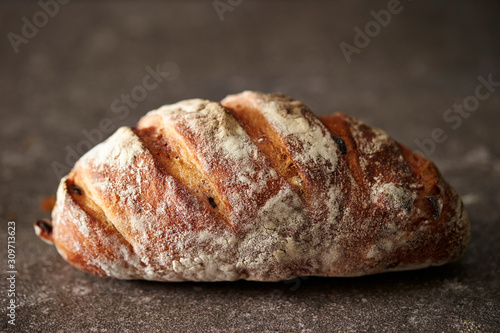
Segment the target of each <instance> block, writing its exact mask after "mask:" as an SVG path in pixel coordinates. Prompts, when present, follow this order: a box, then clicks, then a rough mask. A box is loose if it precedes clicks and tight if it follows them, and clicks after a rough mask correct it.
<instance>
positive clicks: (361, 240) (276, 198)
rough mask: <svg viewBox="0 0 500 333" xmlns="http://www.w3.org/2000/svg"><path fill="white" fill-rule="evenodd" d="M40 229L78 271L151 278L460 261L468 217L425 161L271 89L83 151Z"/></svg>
mask: <svg viewBox="0 0 500 333" xmlns="http://www.w3.org/2000/svg"><path fill="white" fill-rule="evenodd" d="M35 229H36V230H37V233H38V235H39V236H40V237H42V238H43V239H44V240H46V241H49V242H53V243H54V244H55V245H56V247H57V249H58V251H59V253H60V254H61V255H62V256H63V257H64V259H66V260H67V261H69V262H70V263H72V264H73V265H75V266H76V267H78V268H80V269H82V270H84V271H87V272H90V273H94V274H97V275H101V276H109V277H115V278H121V279H147V280H158V281H183V280H193V281H223V280H226V281H228V280H238V279H247V280H258V281H276V280H282V279H290V278H294V277H297V276H301V275H316V276H357V275H365V274H372V273H379V272H386V271H394V270H407V269H415V268H422V267H427V266H431V265H441V264H444V263H447V262H450V261H453V260H456V259H458V258H459V257H460V256H461V254H462V253H463V252H464V250H465V247H466V245H467V243H468V240H469V222H468V219H467V214H466V211H465V210H464V207H463V204H462V202H461V200H460V198H459V196H458V195H457V193H456V192H455V191H454V190H453V189H452V188H451V187H450V186H449V185H448V184H447V183H446V182H445V181H444V180H443V178H442V177H441V175H440V174H439V172H438V170H437V169H436V167H435V166H434V165H433V164H432V163H431V162H429V161H428V160H426V159H425V158H423V157H421V156H419V155H417V154H415V153H413V152H412V151H410V150H409V149H408V148H406V147H404V146H402V145H401V144H399V143H397V142H396V141H394V140H393V139H391V138H390V137H389V136H387V134H386V133H385V132H383V131H382V130H380V129H376V128H373V127H369V126H368V125H366V124H364V123H362V122H360V121H359V120H356V119H354V118H352V117H349V116H346V115H344V114H340V113H337V114H333V115H330V116H325V117H316V116H315V115H314V114H313V113H312V112H311V111H310V110H309V109H308V108H307V107H306V106H305V105H304V104H302V103H300V102H298V101H295V100H293V99H291V98H289V97H286V96H284V95H279V94H262V93H257V92H249V91H247V92H243V93H241V94H237V95H231V96H228V97H226V98H225V99H224V100H223V101H222V102H221V103H220V104H219V103H215V102H210V101H206V100H200V99H193V100H187V101H182V102H179V103H176V104H173V105H167V106H163V107H161V108H159V109H158V110H155V111H151V112H150V113H148V114H147V115H145V116H144V117H143V118H142V119H141V120H140V121H139V123H138V125H137V127H136V128H134V129H131V128H127V127H122V128H120V129H119V130H118V131H117V132H116V133H115V134H113V135H112V136H111V137H110V138H109V139H107V140H106V141H105V142H103V143H101V144H99V145H97V146H96V147H95V148H93V149H92V150H91V151H89V152H88V153H87V154H85V155H84V156H83V157H82V158H81V159H80V160H79V161H78V162H77V163H76V165H75V167H74V169H73V170H72V171H71V173H70V174H69V175H67V176H66V177H64V178H63V179H62V181H61V183H60V186H59V189H58V193H57V203H56V206H55V208H54V210H53V213H52V222H48V221H38V222H37V223H36V226H35Z"/></svg>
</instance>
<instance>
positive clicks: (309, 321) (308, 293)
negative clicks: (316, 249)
mask: <svg viewBox="0 0 500 333" xmlns="http://www.w3.org/2000/svg"><path fill="white" fill-rule="evenodd" d="M222 2H226V1H225V0H222ZM233 3H234V2H233ZM401 5H402V10H401V12H400V13H399V14H394V15H392V17H391V21H390V23H389V24H388V25H387V27H385V28H381V29H380V32H379V34H378V35H377V36H375V37H373V38H371V41H370V43H369V44H368V45H367V46H366V47H364V48H363V49H361V50H360V52H359V54H356V53H355V54H353V55H352V61H351V62H350V64H347V62H346V60H345V59H344V56H343V54H342V51H341V49H340V47H339V44H340V43H341V42H342V41H344V42H346V43H349V44H353V39H354V35H355V31H354V30H353V28H354V27H356V26H358V27H360V28H361V29H363V30H364V26H365V24H366V23H368V22H369V21H370V20H373V17H372V14H370V11H371V10H374V11H375V12H378V11H380V10H382V9H385V8H387V1H376V2H373V1H370V2H369V3H365V4H361V3H357V4H350V3H347V2H343V3H333V2H327V1H308V2H305V1H304V2H300V1H273V2H272V3H269V2H268V1H242V2H241V4H239V5H237V6H236V7H235V8H234V9H233V10H232V11H227V12H225V13H223V14H222V15H223V18H224V20H223V21H221V20H220V19H219V16H218V14H217V11H216V10H215V9H214V7H213V3H212V1H189V2H187V1H175V2H173V1H172V2H166V1H165V2H163V1H151V2H146V3H144V2H141V3H140V4H139V3H138V2H137V3H136V2H130V1H129V2H114V1H113V2H111V1H110V2H101V1H89V2H84V1H74V2H73V1H71V2H69V3H68V4H66V5H60V6H59V9H58V12H57V14H55V15H54V17H50V18H49V19H48V22H47V24H46V25H45V26H43V27H41V28H39V29H38V30H39V31H38V32H37V33H36V34H35V36H33V37H32V38H28V39H27V44H20V45H19V52H18V53H17V54H16V53H15V52H14V50H13V48H12V46H11V44H10V42H9V39H8V37H7V34H8V33H9V32H13V33H16V34H18V35H20V34H21V33H22V32H21V31H22V27H23V24H24V22H23V21H22V18H23V17H26V18H27V19H28V20H29V21H31V22H32V21H33V19H32V18H33V15H34V14H36V13H37V12H38V11H40V10H41V7H40V6H39V5H38V4H37V3H36V2H21V3H19V2H17V1H7V2H5V1H4V2H2V3H1V4H0V32H1V35H2V39H1V42H0V64H1V65H0V66H1V67H0V68H1V72H0V97H1V98H0V117H1V121H0V124H1V126H2V130H1V131H0V137H1V141H0V158H1V162H0V179H1V187H0V219H1V221H2V227H1V228H0V239H1V244H2V246H1V248H0V258H1V259H0V262H1V264H0V267H1V271H2V276H3V277H2V279H1V282H0V285H1V290H2V303H1V307H2V311H1V312H0V313H1V314H2V318H1V319H0V330H2V331H14V330H17V331H33V332H34V331H51V332H58V331H89V332H93V331H94V332H101V331H102V332H104V331H106V332H115V331H116V332H127V331H129V332H131V331H145V332H146V331H147V332H153V331H158V332H159V331H162V332H164V331H172V332H179V331H209V332H210V331H213V332H231V331H235V332H236V331H238V332H245V331H248V332H259V331H282V332H290V331H295V332H297V331H303V332H319V331H325V332H330V331H342V332H349V331H376V332H383V331H387V332H393V331H419V332H429V331H438V332H456V331H462V332H463V331H466V332H477V331H481V332H493V331H498V329H499V327H500V242H499V241H498V239H499V238H500V212H499V209H498V207H499V205H500V192H499V190H498V188H500V144H499V142H500V135H499V130H498V128H497V127H498V125H499V123H498V119H499V118H498V114H499V110H500V87H495V88H494V89H495V90H494V91H492V92H491V93H490V96H489V97H487V98H486V99H484V100H482V101H480V103H479V105H478V106H477V109H475V111H473V112H471V113H470V115H468V117H467V118H463V117H462V116H460V119H461V120H460V119H458V120H457V119H455V120H454V121H449V122H446V121H445V120H444V119H443V114H444V113H445V111H446V110H447V109H448V108H453V105H454V103H462V102H463V101H464V100H466V99H467V97H468V96H469V95H473V94H474V93H475V89H476V86H477V85H478V84H479V81H478V79H477V77H478V76H480V75H481V76H483V77H485V78H487V76H488V75H489V74H490V73H493V79H494V80H495V81H500V61H499V54H500V43H499V40H500V34H499V32H500V31H499V27H500V25H499V23H498V22H499V21H498V13H499V9H500V8H499V6H498V4H496V2H494V1H490V2H486V1H485V2H483V3H478V2H476V1H445V2H440V3H439V4H433V3H431V2H422V1H413V2H409V1H402V2H401ZM38 16H39V17H38V20H42V19H43V17H42V16H43V15H42V16H40V15H38ZM40 22H41V23H44V22H43V20H42V21H39V23H40ZM372 35H373V33H372ZM157 64H164V65H163V67H162V68H160V70H161V71H169V72H170V73H171V75H170V76H169V77H167V78H162V77H157V78H156V80H157V81H160V82H159V83H158V84H157V85H155V84H154V83H155V82H157V81H154V78H153V79H151V80H149V81H148V82H147V83H149V84H148V85H147V87H149V88H151V90H145V89H141V88H134V87H135V86H142V85H144V83H143V79H144V77H145V76H146V75H147V74H148V71H154V70H155V69H156V65H157ZM147 66H150V69H146V67H147ZM150 75H151V74H150ZM152 77H153V76H152ZM147 83H146V84H147ZM144 86H146V85H144ZM153 86H154V87H153ZM245 89H254V90H261V91H265V92H283V93H286V94H288V95H290V96H293V97H295V98H297V99H300V100H302V101H304V102H305V103H306V104H308V105H309V106H310V107H311V108H312V109H313V110H315V111H316V112H317V113H319V114H327V113H330V112H333V111H336V110H338V111H343V112H346V113H349V114H352V115H354V116H356V117H359V118H360V119H362V120H364V121H366V122H368V123H370V124H372V125H375V126H379V127H382V128H384V129H385V130H386V131H387V132H388V133H389V134H390V135H392V136H393V137H395V138H396V139H397V140H399V141H401V142H403V143H405V144H406V145H408V146H410V147H412V148H418V147H417V144H416V142H415V139H420V140H422V139H425V138H430V137H431V133H432V131H433V129H435V128H442V130H443V132H444V135H445V136H446V140H442V135H441V136H439V137H440V140H439V141H444V142H442V143H438V144H436V147H435V151H434V152H433V153H432V154H430V158H431V159H432V160H434V161H435V163H436V164H437V165H438V167H439V168H440V170H441V171H442V173H443V175H444V176H445V177H446V178H447V179H448V180H449V182H450V183H451V184H452V185H453V186H455V187H456V189H457V190H458V192H459V193H460V194H461V195H462V196H463V198H464V201H465V204H466V207H467V209H468V212H469V215H470V220H471V225H472V241H471V244H470V247H469V249H468V250H467V252H466V254H465V256H464V258H463V259H462V260H461V261H460V262H458V263H453V264H449V265H446V266H443V267H438V268H431V269H425V270H420V271H415V272H403V273H394V274H383V275H376V276H368V277H361V278H330V279H322V278H307V279H302V280H296V281H292V282H279V283H252V282H235V283H150V282H143V281H117V280H107V279H102V278H98V277H94V276H91V275H89V274H85V273H82V272H79V271H77V270H76V269H74V268H73V267H72V266H70V265H69V264H66V263H65V262H64V261H63V259H62V258H61V257H60V256H59V255H58V253H57V252H56V250H55V248H53V247H50V246H49V245H47V244H45V243H43V242H42V241H40V240H39V239H38V238H37V237H36V236H35V233H34V231H33V227H32V223H33V221H34V220H35V219H37V218H42V217H48V214H47V213H44V212H42V211H41V210H40V208H39V203H40V201H41V200H42V198H44V197H45V196H47V195H51V194H54V193H55V190H56V188H57V184H58V177H57V176H56V173H55V172H54V170H53V168H52V167H51V164H52V163H53V162H54V161H57V162H59V163H60V164H61V165H64V164H66V162H65V159H66V157H67V154H68V153H67V151H66V149H67V147H69V149H70V150H73V149H74V150H77V149H80V151H81V150H84V149H86V148H87V147H85V145H86V144H85V143H84V141H85V140H88V139H87V137H86V134H85V133H87V135H92V140H94V141H96V140H101V139H102V138H104V137H107V136H109V134H110V129H109V128H107V127H113V126H114V127H116V126H118V125H133V124H135V123H136V121H137V120H138V118H139V117H140V116H141V115H143V114H144V113H145V112H146V111H148V110H150V109H153V108H155V107H157V106H159V105H162V104H167V103H172V102H175V101H178V100H181V99H185V98H192V97H200V98H209V99H213V100H219V99H221V98H222V97H224V96H225V95H227V94H228V93H234V92H239V91H242V90H245ZM131 92H132V93H134V94H135V98H131V100H130V101H129V105H128V106H127V104H126V102H125V101H124V102H121V101H120V98H121V96H122V94H131ZM141 92H146V95H147V96H145V98H144V96H143V94H141ZM481 93H483V94H484V93H486V90H484V89H483V90H481ZM117 98H118V101H116V100H115V99H117ZM143 98H144V100H142V99H143ZM469 102H470V99H469ZM449 115H451V114H449ZM105 118H108V119H109V121H108V122H107V125H106V121H104V122H103V121H102V120H103V119H105ZM100 122H101V124H100ZM451 125H453V126H454V127H455V128H452V127H451ZM100 126H101V128H100ZM84 130H85V131H86V132H84ZM438 132H439V131H438ZM89 133H90V134H89ZM101 136H102V138H101ZM429 147H430V146H429ZM74 158H75V157H74V156H69V157H68V161H69V162H70V163H72V162H73V161H74ZM7 220H14V221H16V227H17V234H16V247H17V263H16V265H17V271H18V274H17V280H16V287H17V290H16V292H17V303H18V305H19V307H18V308H17V311H16V314H17V317H16V327H11V326H10V325H8V324H7V317H6V316H5V307H6V305H7V301H8V298H7V297H6V296H7V292H6V291H7V289H8V288H7V283H6V279H5V275H6V274H5V272H6V271H7V262H6V260H7V246H6V243H7V242H6V239H7V223H6V222H7Z"/></svg>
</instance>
